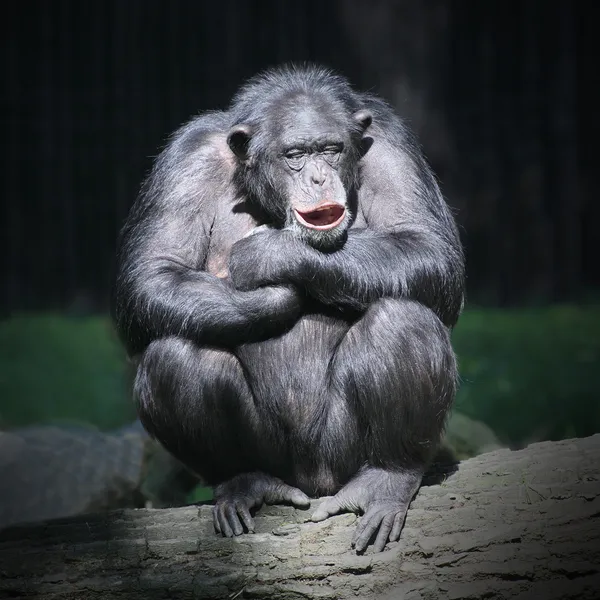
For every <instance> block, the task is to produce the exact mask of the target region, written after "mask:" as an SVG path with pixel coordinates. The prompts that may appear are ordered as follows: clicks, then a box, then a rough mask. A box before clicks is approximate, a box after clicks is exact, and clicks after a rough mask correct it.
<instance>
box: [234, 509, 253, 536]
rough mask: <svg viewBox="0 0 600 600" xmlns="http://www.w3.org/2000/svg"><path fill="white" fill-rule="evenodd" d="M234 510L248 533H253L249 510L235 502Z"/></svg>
mask: <svg viewBox="0 0 600 600" xmlns="http://www.w3.org/2000/svg"><path fill="white" fill-rule="evenodd" d="M235 509H236V510H237V514H238V515H239V517H240V519H241V521H242V523H243V524H244V525H245V526H246V529H247V530H248V531H249V532H250V533H254V519H253V518H252V515H251V514H250V510H249V508H248V507H247V506H246V505H245V504H244V503H243V502H236V505H235Z"/></svg>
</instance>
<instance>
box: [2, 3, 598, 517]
mask: <svg viewBox="0 0 600 600" xmlns="http://www.w3.org/2000/svg"><path fill="white" fill-rule="evenodd" d="M592 9H593V3H589V4H587V3H583V2H556V1H553V0H521V1H516V2H513V1H507V0H486V1H485V2H482V1H481V0H427V1H418V0H369V1H368V2H367V1H364V0H329V1H328V0H303V1H302V2H297V3H292V2H286V1H284V0H256V1H239V2H237V1H235V0H220V1H219V2H211V1H205V2H203V1H195V2H191V1H190V2H186V1H182V0H180V1H171V2H167V1H159V0H129V1H127V2H122V1H119V0H105V1H89V2H79V1H75V0H73V1H68V0H53V1H52V2H50V1H40V0H31V1H29V2H20V3H18V2H8V3H6V4H5V9H4V11H3V16H4V19H3V22H4V26H3V36H2V47H3V52H2V57H3V82H4V85H3V86H2V94H1V97H2V103H3V104H2V105H3V110H2V116H3V136H2V137H3V139H4V148H5V150H4V157H3V160H2V167H3V171H4V173H3V176H2V182H3V188H4V202H3V207H2V217H1V223H0V227H1V229H0V235H1V237H2V241H3V244H4V251H3V253H2V256H3V258H4V260H5V266H4V286H3V293H2V295H1V297H0V315H1V321H0V428H1V429H2V430H3V431H4V433H3V434H0V479H1V480H2V481H3V482H8V481H15V482H17V481H18V484H17V483H15V485H14V486H11V489H13V490H19V489H20V490H24V491H21V492H19V494H20V495H19V494H17V493H16V492H14V491H13V492H12V494H13V495H12V496H11V499H9V497H8V491H7V490H8V487H9V486H8V485H3V491H2V494H3V496H4V497H3V500H4V501H3V502H0V525H1V524H2V507H4V515H5V518H4V520H5V522H10V521H11V519H12V521H14V520H15V517H14V515H15V514H17V517H18V518H21V519H22V517H23V514H22V513H23V511H24V500H23V498H33V496H35V494H37V493H38V492H39V491H40V490H41V489H43V490H45V493H46V494H47V495H51V496H52V497H53V498H54V503H55V506H60V507H62V508H60V509H57V510H56V511H55V512H54V513H52V515H54V514H58V515H60V514H69V512H71V513H72V512H77V511H82V510H89V509H90V507H97V506H112V505H115V504H116V503H117V501H118V500H119V498H121V497H122V496H123V495H124V491H123V490H126V491H127V492H128V493H129V491H132V490H133V491H135V492H136V493H138V492H139V491H140V489H142V484H141V483H140V482H141V481H142V480H143V481H146V482H147V481H148V477H149V475H148V474H149V473H153V472H154V471H152V469H149V468H148V464H149V463H148V458H147V456H148V453H147V444H146V442H145V441H144V440H143V436H142V434H141V432H140V431H139V430H138V429H136V428H135V427H128V424H129V423H131V422H132V421H133V420H134V419H135V415H134V411H133V405H132V402H131V398H130V395H131V394H130V385H131V373H130V372H129V371H128V368H127V365H126V362H125V359H124V354H123V351H122V349H121V348H120V346H119V344H118V342H117V340H116V337H115V335H114V333H113V330H112V326H111V323H110V320H109V319H108V316H107V307H108V295H109V287H110V276H111V269H112V260H113V254H114V248H115V240H116V236H117V233H118V230H119V228H120V227H121V225H122V223H123V220H124V218H125V215H126V214H127V212H128V209H129V207H130V206H131V204H132V202H133V200H134V198H135V196H136V194H137V192H138V189H139V186H140V184H141V181H142V180H143V178H144V176H145V175H146V174H147V172H148V170H149V169H150V167H151V164H152V161H153V158H154V157H155V156H156V154H157V153H158V151H159V150H160V148H161V147H162V145H163V144H164V143H165V140H166V138H167V136H168V135H169V134H170V133H171V132H172V131H173V130H174V129H176V128H177V127H178V126H179V125H180V124H182V123H183V122H184V121H186V120H187V119H189V118H190V117H191V116H192V115H194V114H197V113H198V112H200V111H203V110H207V109H219V108H225V107H226V106H227V104H228V102H229V100H230V98H231V96H232V94H233V93H234V92H235V90H236V89H237V88H238V86H239V85H240V84H241V83H242V82H243V81H244V80H245V79H246V78H248V77H250V76H252V75H253V74H255V73H256V72H257V71H260V70H262V69H264V68H266V67H269V66H273V65H276V64H279V63H281V62H284V61H314V62H318V63H321V64H324V65H326V66H329V67H332V68H334V69H336V70H338V71H340V72H342V73H343V74H344V75H346V76H347V77H348V78H349V79H350V80H351V81H352V83H353V84H354V85H355V86H356V87H357V88H360V89H363V90H369V91H372V92H375V93H377V94H380V95H381V96H383V97H385V98H386V99H387V100H388V101H389V102H390V103H391V104H393V105H394V106H395V107H396V108H397V110H398V112H399V113H400V114H401V115H403V116H404V117H405V118H406V119H407V120H408V121H409V123H410V124H411V126H412V127H413V129H415V130H416V132H417V133H418V135H419V137H420V139H421V142H422V145H423V148H424V151H425V153H426V155H427V157H428V159H429V161H430V162H431V164H432V165H433V167H434V170H435V171H436V173H437V174H438V177H439V180H440V183H441V185H442V188H443V191H444V193H445V195H446V197H447V198H448V201H449V203H450V204H451V205H452V206H453V207H454V208H455V209H456V215H457V219H458V221H459V223H460V227H461V234H462V238H463V241H464V244H465V248H466V254H467V272H468V303H467V306H466V309H465V312H464V315H463V317H462V319H461V321H460V322H459V325H458V326H457V328H456V330H455V332H454V341H455V345H456V350H457V354H458V357H459V361H460V367H461V376H462V385H461V389H460V392H459V396H458V399H457V403H456V409H455V412H454V415H453V418H452V420H451V423H450V427H449V432H448V440H447V441H448V444H449V445H450V446H451V447H452V449H453V450H454V452H455V453H456V455H457V456H458V457H459V458H464V457H466V456H472V455H474V454H477V453H479V452H483V451H485V450H487V449H491V448H495V447H498V446H508V447H511V448H520V447H523V446H524V445H526V444H528V443H530V442H533V441H539V440H556V439H561V438H566V437H574V436H587V435H591V434H593V433H595V432H598V431H600V403H599V389H600V386H599V384H598V372H599V367H600V295H599V284H600V265H599V263H598V261H597V251H596V245H597V239H598V236H597V233H596V227H597V226H598V223H599V217H600V203H599V202H598V199H597V194H596V193H595V192H593V188H592V168H593V160H594V159H595V150H596V147H597V136H598V124H599V118H598V108H597V107H598V100H599V98H598V95H599V94H598V91H597V88H596V87H595V86H594V85H593V84H594V82H593V81H592V79H595V78H596V77H597V68H596V66H595V64H594V61H595V59H593V56H594V53H593V51H592V41H591V39H592V36H593V35H594V32H592V27H593V26H594V25H593V23H595V21H594V19H593V16H592V14H591V11H592ZM34 425H35V427H33V426H34ZM39 425H42V427H39ZM123 428H124V429H123ZM152 456H153V457H154V460H156V456H157V454H156V452H153V453H152ZM40 457H42V458H40ZM55 457H58V458H56V460H55ZM161 461H162V462H161ZM159 463H160V465H162V466H161V467H160V468H158V471H157V472H160V473H161V477H162V479H160V481H161V482H162V483H160V484H156V485H155V487H154V488H152V489H153V490H154V491H151V489H150V487H146V488H143V489H142V494H141V499H140V498H139V497H138V498H137V500H135V501H136V502H143V501H147V500H148V498H153V499H154V502H155V504H157V505H160V504H161V503H165V502H178V501H179V500H177V499H173V498H171V499H170V500H165V499H164V498H165V493H166V492H165V490H167V491H168V490H171V491H172V490H174V489H175V488H176V485H175V483H173V479H172V478H171V479H168V478H167V479H165V478H164V477H165V473H168V474H169V475H168V477H172V473H173V472H174V471H173V468H174V467H173V465H172V464H171V463H170V462H169V461H168V460H167V459H164V457H163V458H161V459H160V460H159ZM153 464H155V463H153ZM165 465H166V466H165ZM2 469H4V470H2ZM44 469H45V470H44ZM161 469H162V470H161ZM175 470H176V469H175ZM2 474H3V475H2ZM24 474H27V477H25V475H24ZM11 477H12V479H10V478H11ZM7 478H8V479H7ZM24 479H27V482H28V483H27V485H28V486H29V487H27V486H26V485H25V484H24V483H23V481H24ZM115 481H116V482H117V483H115ZM165 481H168V482H169V483H168V484H165ZM90 482H93V485H92V483H90ZM19 485H21V488H19ZM182 485H183V486H184V487H185V486H188V487H186V488H185V493H187V492H188V491H189V490H188V488H189V486H190V485H191V484H189V482H187V481H186V482H185V484H182ZM61 486H63V487H61ZM86 486H87V487H86ZM94 486H95V487H94ZM111 486H112V487H111ZM157 486H158V487H157ZM161 486H162V487H161ZM109 488H110V490H111V491H110V494H109V493H108V492H107V491H106V490H107V489H109ZM157 489H158V490H159V491H158V492H157V491H156V490H157ZM90 490H91V491H90ZM193 493H196V494H197V495H196V496H194V497H195V498H203V497H205V496H206V497H208V495H209V492H207V491H206V490H204V491H202V490H200V491H197V490H196V492H193ZM78 494H83V496H82V498H83V499H81V500H77V501H75V500H76V499H77V498H79V496H78ZM153 494H154V496H153ZM198 494H199V495H198ZM203 494H204V495H203ZM167 496H168V493H167ZM36 497H38V496H36ZM90 498H92V500H93V502H92V500H90ZM179 498H180V497H179ZM185 498H187V499H189V498H190V496H185ZM180 499H181V498H180ZM119 501H120V500H119ZM131 501H132V500H131V497H128V500H127V502H131ZM11 502H12V504H11ZM36 502H37V501H36ZM77 502H79V504H77ZM94 502H95V504H94ZM48 503H49V501H46V503H45V504H46V505H47V504H48ZM33 504H35V503H33ZM50 504H51V502H50ZM75 505H76V506H75ZM36 506H37V507H33V506H32V508H31V511H30V513H28V515H26V516H27V518H32V517H35V516H43V515H47V514H48V513H43V511H42V509H41V508H40V502H38V504H37V505H36ZM65 506H66V507H67V508H65ZM9 508H10V510H9ZM44 510H47V509H44ZM10 511H12V513H11V514H13V516H12V517H10V516H6V515H8V513H9V512H10ZM15 511H16V512H15ZM19 511H21V513H19ZM61 511H62V512H61ZM42 513H43V514H42Z"/></svg>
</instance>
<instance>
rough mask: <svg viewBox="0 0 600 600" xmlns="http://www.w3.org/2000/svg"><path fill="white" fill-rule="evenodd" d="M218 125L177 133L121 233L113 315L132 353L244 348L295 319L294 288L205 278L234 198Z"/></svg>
mask: <svg viewBox="0 0 600 600" xmlns="http://www.w3.org/2000/svg"><path fill="white" fill-rule="evenodd" d="M222 119H223V117H222V116H221V115H220V114H218V113H217V114H214V115H210V116H208V117H201V118H199V119H197V120H195V121H193V122H192V123H191V124H188V125H186V126H184V127H183V128H182V129H181V130H180V131H179V132H177V133H176V134H175V136H174V138H173V139H172V141H171V142H170V143H169V144H168V146H167V148H166V149H165V150H164V152H163V153H162V154H161V155H160V157H159V158H158V160H157V161H156V164H155V166H154V169H153V171H152V173H151V175H150V177H149V178H148V180H147V182H146V183H145V185H144V188H143V189H142V193H141V194H140V197H139V199H138V201H137V203H136V204H135V205H134V207H133V209H132V210H131V212H130V214H129V217H128V220H127V221H126V224H125V227H124V228H123V231H122V232H121V236H120V242H119V249H118V253H117V273H116V281H115V286H114V296H113V306H112V311H113V316H114V319H115V322H116V325H117V329H118V331H119V333H120V335H121V337H122V338H123V340H124V342H125V345H126V347H127V349H128V351H129V352H130V353H132V354H133V353H136V352H139V351H140V350H142V349H143V348H144V347H145V346H146V345H147V344H148V343H149V342H150V341H152V340H153V339H155V338H158V337H166V336H169V335H177V336H181V337H184V338H188V339H192V340H194V341H197V342H198V343H201V344H211V345H217V346H224V345H225V346H227V345H231V346H234V345H239V344H241V343H244V342H249V341H256V340H258V339H262V338H264V336H269V335H274V334H276V333H279V332H281V331H282V330H283V329H285V327H286V326H287V325H288V324H291V323H292V322H293V321H295V319H296V318H297V316H298V315H299V311H300V301H299V297H298V294H297V292H296V291H295V290H293V289H292V288H291V287H290V286H267V287H263V288H260V289H255V290H253V291H239V290H236V289H235V288H234V287H233V286H232V285H231V283H230V282H229V281H228V280H224V279H219V278H218V277H216V276H214V275H212V274H210V273H207V272H206V271H205V266H206V265H205V263H206V259H207V255H208V248H209V243H210V236H211V227H212V224H213V221H214V218H215V207H216V205H217V202H221V203H223V202H228V201H232V200H233V198H234V192H233V187H232V183H231V173H232V170H233V166H232V162H231V160H232V159H231V158H230V156H229V155H228V152H229V150H228V148H227V145H226V144H225V140H224V135H222V136H221V134H220V133H219V131H220V130H222V127H221V122H220V121H221V120H222ZM220 137H223V140H222V142H221V140H220Z"/></svg>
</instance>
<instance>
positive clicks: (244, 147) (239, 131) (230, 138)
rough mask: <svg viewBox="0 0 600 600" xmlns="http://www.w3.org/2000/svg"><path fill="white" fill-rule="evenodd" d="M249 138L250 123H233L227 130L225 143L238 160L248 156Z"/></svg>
mask: <svg viewBox="0 0 600 600" xmlns="http://www.w3.org/2000/svg"><path fill="white" fill-rule="evenodd" d="M251 138H252V128H251V127H250V125H246V124H245V123H240V124H239V125H234V126H233V127H232V128H231V129H230V130H229V133H228V134H227V145H228V146H229V147H230V148H231V151H232V152H233V153H234V154H235V155H236V156H237V157H238V158H239V159H240V160H246V159H247V158H248V146H249V145H250V139H251Z"/></svg>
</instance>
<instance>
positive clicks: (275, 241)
mask: <svg viewBox="0 0 600 600" xmlns="http://www.w3.org/2000/svg"><path fill="white" fill-rule="evenodd" d="M287 238H290V233H289V232H288V231H285V230H281V229H275V228H272V227H270V226H268V225H261V226H260V227H256V228H255V229H253V230H251V231H250V232H249V233H248V234H247V235H246V236H245V237H243V238H242V239H241V240H239V241H237V242H236V243H235V244H234V245H233V247H232V248H231V254H230V256H229V277H230V280H231V283H232V284H233V285H234V287H235V288H236V289H238V290H241V291H248V290H254V289H256V288H258V287H261V286H265V285H279V284H285V283H289V282H290V280H289V274H290V272H291V270H292V269H293V263H294V262H295V260H297V257H296V256H294V253H293V252H291V251H290V250H289V249H288V248H286V242H287ZM289 241H290V242H291V241H292V239H291V238H290V240H289Z"/></svg>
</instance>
